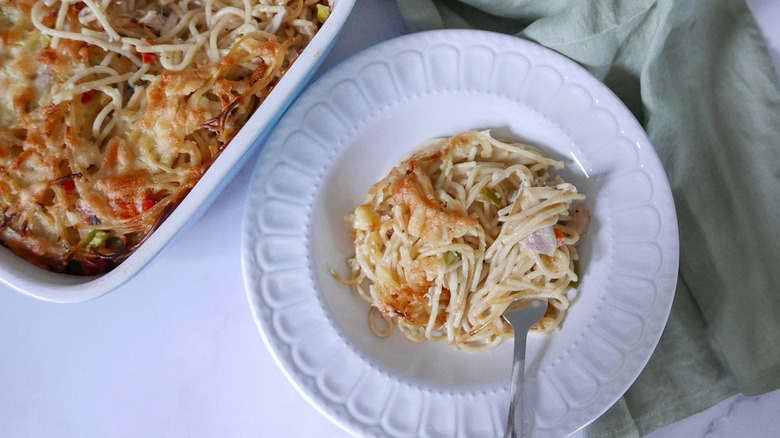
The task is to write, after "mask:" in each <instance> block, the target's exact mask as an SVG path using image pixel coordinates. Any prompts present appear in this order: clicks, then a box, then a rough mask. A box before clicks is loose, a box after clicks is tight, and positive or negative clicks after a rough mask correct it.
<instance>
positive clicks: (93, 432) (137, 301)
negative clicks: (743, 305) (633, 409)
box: [0, 0, 780, 438]
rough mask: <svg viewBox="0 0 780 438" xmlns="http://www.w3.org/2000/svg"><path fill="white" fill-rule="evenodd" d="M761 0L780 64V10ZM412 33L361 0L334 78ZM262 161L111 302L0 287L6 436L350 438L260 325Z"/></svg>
mask: <svg viewBox="0 0 780 438" xmlns="http://www.w3.org/2000/svg"><path fill="white" fill-rule="evenodd" d="M749 3H750V5H751V7H752V8H753V9H754V11H755V12H756V16H757V18H758V20H759V23H760V24H761V26H762V28H763V29H764V31H765V33H766V34H767V37H768V39H769V40H770V48H771V50H772V54H773V57H774V59H775V62H776V63H780V62H779V61H780V2H777V1H776V0H750V1H749ZM405 31H406V30H405V27H404V25H403V24H402V22H401V19H400V16H399V14H398V11H397V9H396V7H395V3H394V2H392V1H390V0H360V1H358V4H357V5H356V8H355V11H354V12H353V15H352V17H351V19H350V20H349V23H348V25H347V27H346V28H345V30H344V32H343V34H342V37H341V39H340V40H339V42H338V43H337V46H336V48H335V49H334V50H333V52H332V53H331V55H330V56H329V58H328V59H327V60H326V61H325V64H324V65H323V67H322V70H321V71H324V69H327V68H328V67H329V66H333V65H334V64H335V63H337V62H338V61H340V60H342V59H344V58H346V57H348V56H349V55H351V54H352V53H355V52H356V51H359V50H360V49H363V48H365V47H368V46H370V45H372V44H375V43H377V42H379V41H382V40H385V39H388V38H391V37H393V36H396V35H400V34H402V33H404V32H405ZM255 161H256V157H255V158H253V159H252V160H251V162H250V164H249V165H248V166H247V167H246V168H244V169H243V171H242V172H241V173H240V174H239V175H238V176H237V177H236V179H235V180H234V181H233V182H232V183H231V184H230V185H229V186H228V188H227V189H226V190H225V192H224V193H223V194H222V196H221V197H220V198H219V199H218V200H217V201H216V202H215V203H214V204H213V205H212V206H211V208H210V209H209V210H208V211H207V212H206V213H205V215H204V216H203V217H202V218H201V219H200V220H199V221H198V222H197V223H195V224H194V225H193V226H192V227H190V228H189V230H188V231H187V232H185V233H184V234H183V235H181V236H180V237H179V238H178V239H177V240H176V241H175V242H174V243H173V244H172V245H170V246H169V247H168V248H167V249H166V250H165V251H164V252H163V254H162V255H161V256H160V257H159V258H158V259H157V260H156V261H154V262H153V263H152V264H151V265H149V266H148V267H147V268H146V269H145V270H144V271H142V272H141V274H139V275H138V276H137V277H136V278H134V279H133V280H131V281H130V282H129V283H127V284H126V285H125V286H123V287H121V288H120V289H118V290H116V291H114V292H112V293H110V294H108V295H106V296H104V297H101V298H99V299H96V300H93V301H90V302H86V303H81V304H75V305H61V304H51V303H46V302H41V301H37V300H35V299H32V298H29V297H27V296H24V295H21V294H19V293H17V292H15V291H12V290H10V289H8V288H5V287H2V286H0V436H2V437H13V438H17V437H58V438H70V437H74V438H75V437H79V438H81V437H184V436H189V437H282V436H284V437H293V438H294V437H318V438H328V437H332V438H344V437H347V436H348V435H347V434H346V433H345V432H343V431H341V430H340V429H339V428H338V427H337V426H335V425H334V424H332V423H331V422H330V421H328V420H327V419H326V418H325V417H323V416H322V415H320V414H319V412H318V411H317V410H316V409H315V408H314V407H312V406H311V405H310V404H309V403H308V402H307V401H306V400H305V399H304V398H303V397H302V396H301V395H300V394H298V392H296V390H295V389H293V387H292V386H291V385H290V384H289V383H288V382H287V380H286V379H285V377H284V375H283V373H282V371H281V370H280V369H279V368H278V367H277V366H276V364H275V363H274V361H273V359H272V357H271V355H270V354H269V353H268V351H267V350H266V349H265V346H264V344H263V342H262V340H261V338H260V335H259V333H258V331H257V329H256V327H255V324H254V321H253V320H252V316H251V313H250V310H249V307H248V305H247V300H246V297H245V294H244V286H243V281H242V278H241V267H240V260H239V239H240V233H239V231H240V220H241V215H242V208H243V203H244V197H245V194H246V187H247V184H248V180H249V176H250V174H251V168H252V165H253V163H254V162H255ZM778 414H780V392H777V391H776V392H774V393H770V394H767V395H765V396H763V397H758V398H754V399H746V398H743V397H734V398H732V399H729V400H726V401H724V402H722V403H720V404H718V405H716V406H714V407H713V408H711V409H709V410H707V411H705V412H702V413H700V414H697V415H695V416H693V417H691V418H689V419H686V420H684V421H681V422H679V423H677V424H673V425H671V426H668V427H666V428H664V429H662V430H660V431H657V432H656V433H654V434H653V435H652V437H653V438H671V437H679V436H702V437H712V438H720V437H723V438H725V437H734V436H740V437H748V438H750V437H754V438H755V437H773V436H780V425H778V422H777V418H778ZM573 436H574V437H580V436H582V434H581V433H575V434H574V435H573Z"/></svg>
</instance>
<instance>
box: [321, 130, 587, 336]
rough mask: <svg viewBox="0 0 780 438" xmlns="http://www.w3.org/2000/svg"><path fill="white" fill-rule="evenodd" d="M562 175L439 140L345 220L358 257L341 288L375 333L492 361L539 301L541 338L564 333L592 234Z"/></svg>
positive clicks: (510, 150)
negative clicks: (543, 308)
mask: <svg viewBox="0 0 780 438" xmlns="http://www.w3.org/2000/svg"><path fill="white" fill-rule="evenodd" d="M562 166H563V163H561V162H560V161H557V160H554V159H552V158H550V157H549V156H547V155H546V154H544V153H543V152H541V151H540V150H538V149H536V148H533V147H531V146H528V145H524V144H521V143H515V142H505V141H500V140H497V139H494V138H493V137H492V136H491V135H490V133H489V132H488V131H482V132H477V131H469V132H464V133H461V134H458V135H455V136H453V137H451V138H445V139H434V140H431V141H429V142H426V143H424V144H423V145H421V146H420V148H419V149H418V150H417V151H416V152H415V153H414V154H413V155H412V156H411V157H410V158H409V159H407V160H405V161H402V162H401V163H399V164H398V165H396V166H395V167H394V168H393V169H392V171H391V172H390V173H389V175H387V176H386V177H385V178H384V179H382V180H381V181H379V182H378V183H376V184H374V185H373V186H372V187H371V189H370V190H369V192H368V195H367V196H366V199H365V202H364V203H363V204H362V205H360V206H358V207H357V208H356V209H355V211H354V213H352V214H350V215H349V216H348V217H347V219H348V220H349V221H350V223H351V225H352V233H353V237H354V247H355V256H354V257H353V258H350V259H349V260H348V261H347V262H348V264H349V266H350V271H351V275H350V278H349V279H342V280H341V281H343V282H345V283H349V284H351V286H352V288H353V291H354V293H355V294H356V295H358V296H360V297H362V298H363V299H365V300H366V301H368V302H369V303H371V305H372V306H371V310H370V316H369V326H370V328H371V330H372V331H373V332H374V333H375V334H377V335H379V336H388V335H389V334H390V332H391V331H392V329H393V326H398V328H399V329H400V330H401V331H402V332H403V333H404V334H405V335H406V336H407V337H409V338H411V339H414V340H425V339H429V340H437V341H445V342H447V343H449V344H452V345H454V346H455V347H456V348H463V349H469V350H482V349H488V348H492V347H494V346H495V345H497V344H498V343H500V342H501V341H502V340H503V339H504V338H506V337H510V336H512V328H511V326H510V324H509V323H508V322H507V321H506V320H504V319H503V318H502V316H501V315H502V314H503V313H504V311H505V310H507V309H508V308H510V306H513V305H516V303H518V302H519V301H522V300H525V299H530V298H543V299H546V300H547V302H548V309H547V313H546V315H545V316H544V318H543V319H542V320H541V321H540V322H539V323H538V324H537V325H536V326H535V328H534V329H535V330H537V331H544V332H549V331H552V330H554V329H556V328H557V327H559V326H560V324H561V321H562V320H563V318H564V315H565V313H566V311H567V309H568V308H569V299H568V298H567V293H568V292H569V291H570V289H572V288H576V287H577V283H578V281H579V275H580V273H579V255H578V253H577V249H576V245H577V244H578V243H580V242H581V241H582V240H583V239H584V238H585V233H586V231H587V228H588V226H589V224H590V212H589V210H588V207H587V205H586V204H584V203H583V202H582V201H583V200H584V198H585V196H584V195H583V194H581V193H578V191H577V188H576V187H575V186H574V185H572V184H570V183H567V182H565V181H563V179H561V177H560V176H555V177H553V176H552V175H551V174H550V172H549V169H550V168H551V167H552V168H560V167H562ZM333 274H334V275H337V276H338V274H337V273H335V272H334V273H333ZM382 320H384V321H382Z"/></svg>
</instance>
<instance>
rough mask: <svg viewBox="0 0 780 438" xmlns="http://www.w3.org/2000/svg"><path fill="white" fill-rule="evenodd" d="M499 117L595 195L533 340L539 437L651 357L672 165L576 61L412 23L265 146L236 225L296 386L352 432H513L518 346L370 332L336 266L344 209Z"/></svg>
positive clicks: (532, 393)
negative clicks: (587, 225) (559, 317)
mask: <svg viewBox="0 0 780 438" xmlns="http://www.w3.org/2000/svg"><path fill="white" fill-rule="evenodd" d="M485 128H493V133H494V135H497V136H505V135H509V136H512V137H514V138H517V139H522V140H524V141H526V142H529V143H531V144H534V145H536V146H537V147H539V148H541V149H543V150H546V151H547V152H548V153H551V154H552V155H553V156H555V157H556V158H558V159H562V160H563V161H564V162H565V164H566V168H565V169H564V170H563V171H561V174H562V176H563V177H564V178H565V179H566V180H568V181H571V182H573V183H575V184H576V185H577V187H578V188H579V189H580V190H581V191H582V192H584V193H585V194H586V195H587V202H588V203H589V205H590V206H591V209H592V210H593V213H594V222H593V225H592V228H591V230H590V232H589V233H588V237H587V240H586V242H585V243H584V244H583V245H582V246H581V247H580V253H581V256H582V260H583V261H582V272H583V276H582V281H581V285H580V289H579V295H578V296H577V297H576V298H575V299H574V300H573V303H572V307H571V309H570V312H569V314H568V316H567V318H566V320H565V323H564V326H563V329H562V330H561V331H559V332H556V333H554V334H551V335H538V334H534V335H531V337H530V339H529V358H530V359H529V361H528V364H527V370H526V376H527V378H528V381H527V383H526V386H525V388H526V409H528V410H529V412H531V416H532V427H533V431H532V432H533V436H535V437H537V436H538V437H543V436H550V437H560V436H564V435H567V434H570V433H572V432H574V431H576V430H577V429H579V428H581V427H583V426H584V425H586V424H587V423H589V422H590V421H592V420H594V419H595V418H597V417H598V416H599V415H600V414H602V413H603V412H604V411H605V410H606V409H607V408H609V407H610V406H611V405H612V404H613V403H614V402H615V401H616V400H617V399H618V398H619V397H620V396H621V395H622V394H623V393H624V392H625V391H626V389H628V387H629V386H630V385H631V383H632V382H633V381H634V379H635V378H636V377H637V375H638V374H639V372H640V371H641V370H642V368H643V367H644V365H645V363H646V362H647V360H648V359H649V357H650V355H651V353H652V352H653V350H654V348H655V345H656V343H657V341H658V338H659V337H660V335H661V331H662V330H663V327H664V325H665V322H666V318H667V316H668V313H669V310H670V307H671V303H672V298H673V295H674V289H675V283H676V278H677V264H678V239H677V222H676V217H675V211H674V205H673V203H672V196H671V192H670V189H669V185H668V182H667V180H666V176H665V174H664V171H663V168H662V167H661V164H660V161H659V160H658V157H657V155H656V154H655V152H654V150H653V148H652V146H651V144H650V142H649V140H648V139H647V136H646V135H645V133H644V132H643V130H642V128H641V127H640V125H639V124H638V123H637V121H636V120H635V119H634V117H633V116H632V115H631V113H630V112H629V111H628V110H627V109H626V108H625V107H624V106H623V104H622V103H621V102H620V101H619V100H618V99H617V98H616V97H615V96H614V95H613V94H612V93H611V92H610V91H609V90H608V89H607V88H606V87H605V86H604V85H603V84H601V83H600V82H598V81H597V80H596V79H594V78H593V77H592V76H590V75H589V74H588V73H587V72H586V71H585V70H584V69H582V68H580V67H579V66H577V65H576V64H575V63H573V62H571V61H569V60H567V59H565V58H563V57H561V56H560V55H558V54H556V53H553V52H551V51H549V50H547V49H545V48H542V47H540V46H537V45H535V44H532V43H530V42H527V41H524V40H521V39H518V38H514V37H510V36H505V35H500V34H494V33H489V32H482V31H466V30H446V31H434V32H425V33H419V34H413V35H408V36H404V37H401V38H398V39H395V40H391V41H388V42H386V43H383V44H380V45H378V46H376V47H373V48H371V49H369V50H366V51H364V52H362V53H360V54H358V55H356V56H355V57H353V58H351V59H349V60H348V61H346V62H344V63H342V64H341V65H339V66H338V67H336V68H335V69H333V70H332V71H330V72H328V73H327V74H326V75H325V76H324V77H322V78H321V79H320V80H319V81H317V83H315V84H314V85H313V86H311V87H310V88H309V89H308V90H307V91H306V92H305V93H304V94H303V95H302V96H301V97H300V98H299V100H298V101H297V102H296V103H295V104H294V105H293V107H292V108H291V109H290V110H289V111H288V113H287V114H286V115H285V116H284V118H283V119H282V121H281V122H280V124H279V125H278V127H277V129H276V131H275V132H274V133H273V134H272V137H271V138H270V139H269V142H268V144H267V146H266V148H265V149H264V152H263V154H264V155H263V156H262V158H261V160H260V162H259V163H258V166H257V168H256V169H255V172H254V176H253V182H252V185H251V187H250V190H249V195H248V198H247V202H246V211H245V214H244V223H243V229H242V233H243V235H242V239H243V240H242V261H243V270H244V278H245V282H246V288H247V294H248V298H249V301H250V304H251V307H252V311H253V313H254V316H255V319H256V321H257V324H258V326H259V328H260V331H261V333H262V334H263V337H264V339H265V342H266V343H267V345H268V347H269V348H270V350H271V351H272V353H273V355H274V356H275V358H276V360H277V362H278V364H279V365H280V366H281V367H282V369H283V370H284V371H285V373H286V374H287V376H288V377H289V378H290V380H291V382H292V383H293V384H294V385H295V386H296V387H297V388H298V389H299V390H300V391H301V392H302V393H303V394H304V396H305V397H306V398H307V399H308V400H310V401H311V402H312V403H313V404H314V405H315V406H316V407H318V408H319V409H320V411H321V412H322V413H323V414H325V415H327V416H328V417H329V418H330V419H332V420H333V421H334V422H336V423H337V424H339V425H340V426H342V427H343V428H344V429H346V430H348V431H349V432H351V433H353V434H355V435H370V436H390V437H405V436H422V437H448V438H451V437H472V436H479V437H488V436H500V435H502V433H503V429H504V424H505V416H506V412H507V403H508V399H509V395H508V380H509V374H510V366H511V362H512V346H511V342H505V343H504V344H502V345H500V346H499V347H498V348H496V349H495V350H493V351H490V352H486V353H479V354H475V353H466V352H459V351H454V350H453V349H452V348H451V347H449V346H448V345H446V344H441V343H433V342H424V343H414V342H411V341H409V340H407V339H406V338H404V337H403V336H402V335H400V334H399V333H398V330H396V331H395V334H394V335H393V336H391V337H390V338H389V339H379V338H376V337H375V336H374V335H373V334H371V332H370V330H369V329H368V325H367V313H368V305H367V304H366V303H364V302H362V301H360V300H358V299H357V298H355V297H353V296H352V294H351V293H350V290H349V288H348V287H346V286H344V285H342V284H340V283H338V282H337V281H336V280H335V279H334V278H333V277H332V276H331V275H330V274H329V272H328V270H329V269H331V268H335V269H337V270H339V271H340V272H342V273H343V274H345V275H346V272H347V268H346V265H345V261H344V260H345V258H347V257H348V256H350V255H352V253H353V249H352V245H351V241H350V235H349V227H348V224H347V222H346V221H344V219H343V216H344V215H346V214H347V213H349V212H350V211H352V210H353V209H354V208H355V207H356V206H357V205H358V204H360V203H361V202H362V200H363V197H364V196H365V194H366V192H367V191H368V188H369V187H370V185H371V184H373V183H374V182H376V181H378V180H379V179H380V178H382V177H383V176H384V174H385V173H386V172H387V171H388V170H389V169H390V168H391V167H392V165H393V164H394V163H396V162H397V161H398V160H399V159H400V158H402V157H403V156H404V155H405V154H407V153H408V152H409V151H410V150H412V149H413V148H415V147H416V146H417V145H418V144H419V143H421V142H422V141H423V140H426V139H429V138H431V137H437V136H447V135H452V134H456V133H458V132H461V131H465V130H469V129H485Z"/></svg>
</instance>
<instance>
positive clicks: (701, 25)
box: [397, 0, 780, 436]
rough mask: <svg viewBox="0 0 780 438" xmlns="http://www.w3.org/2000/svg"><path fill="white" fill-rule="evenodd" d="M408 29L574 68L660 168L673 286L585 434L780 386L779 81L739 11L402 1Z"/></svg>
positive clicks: (594, 1)
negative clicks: (629, 118)
mask: <svg viewBox="0 0 780 438" xmlns="http://www.w3.org/2000/svg"><path fill="white" fill-rule="evenodd" d="M397 3H398V5H399V7H400V10H401V13H402V15H403V16H404V19H405V21H406V22H407V24H408V26H409V28H410V29H411V30H412V31H418V30H427V29H436V28H445V27H448V28H481V29H487V30H495V31H500V32H504V33H511V34H517V35H518V36H519V37H522V38H526V39H530V40H532V41H535V42H537V43H539V44H542V45H544V46H547V47H549V48H551V49H553V50H556V51H557V52H559V53H561V54H563V55H565V56H567V57H569V58H571V59H573V60H574V61H576V62H578V63H579V64H581V65H582V66H584V67H585V68H587V69H588V70H589V71H590V72H591V73H593V74H594V75H595V76H596V77H597V78H598V79H600V80H601V81H603V82H604V83H605V84H606V85H607V86H608V87H609V88H610V89H611V90H612V91H613V92H614V93H615V94H616V95H617V96H618V97H620V99H621V100H622V101H623V102H624V103H625V104H626V106H627V107H628V108H629V109H630V110H631V111H632V112H633V114H634V115H635V116H636V117H637V119H638V120H639V121H640V122H641V123H642V125H643V126H644V128H645V130H646V131H647V133H648V135H649V137H650V139H651V141H652V143H653V145H654V147H655V148H656V150H657V152H658V154H659V155H660V157H661V161H662V162H663V165H664V168H665V170H666V172H667V176H668V177H669V181H670V184H671V187H672V193H673V196H674V201H675V207H676V209H677V215H678V220H679V230H680V246H681V250H680V276H679V281H678V285H677V291H676V296H675V301H674V305H673V308H672V312H671V315H670V317H669V321H668V323H667V326H666V329H665V331H664V333H663V335H662V337H661V340H660V342H659V343H658V347H657V348H656V350H655V352H654V354H653V356H652V358H651V359H650V361H649V362H648V364H647V366H646V367H645V369H644V371H643V372H642V374H641V375H640V376H639V378H638V379H637V380H636V382H635V383H634V384H633V386H631V388H630V389H629V390H628V391H627V392H626V393H625V395H624V396H623V398H622V399H620V400H619V401H618V403H616V404H615V405H614V406H613V407H612V408H611V409H610V410H609V411H608V412H607V413H605V414H604V415H603V416H602V417H601V418H600V419H598V420H596V421H595V422H594V423H592V424H591V425H590V426H588V428H587V429H586V434H587V435H589V436H640V435H645V434H648V433H650V432H652V431H654V430H656V429H658V428H661V427H663V426H665V425H667V424H670V423H673V422H675V421H677V420H680V419H682V418H685V417H687V416H690V415H692V414H694V413H696V412H699V411H702V410H704V409H707V408H709V407H710V406H712V405H714V404H716V403H718V402H719V401H721V400H723V399H725V398H727V397H729V396H732V395H734V394H737V393H742V394H744V395H746V396H755V395H759V394H763V393H766V392H769V391H772V390H775V389H777V388H780V267H778V261H780V232H779V231H778V229H780V227H778V226H777V224H778V221H780V81H778V75H777V72H776V70H775V68H774V65H773V63H772V60H771V57H770V54H769V50H768V48H767V46H766V43H765V41H764V39H763V37H762V34H761V32H760V30H759V28H758V26H757V25H756V23H755V20H754V17H753V15H752V14H751V12H750V10H749V9H748V7H747V5H746V4H745V3H743V1H741V0H654V1H653V0H625V1H620V0H588V1H575V0H460V1H458V0H397Z"/></svg>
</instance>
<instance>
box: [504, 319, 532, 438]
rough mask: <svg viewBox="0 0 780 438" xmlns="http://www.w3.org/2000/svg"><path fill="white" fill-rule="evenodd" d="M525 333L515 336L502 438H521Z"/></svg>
mask: <svg viewBox="0 0 780 438" xmlns="http://www.w3.org/2000/svg"><path fill="white" fill-rule="evenodd" d="M526 339H527V332H526V333H523V334H522V335H519V336H518V335H515V352H514V360H513V362H512V383H511V386H510V387H509V401H510V402H509V415H508V416H507V421H506V433H505V434H504V438H520V437H522V436H523V408H522V405H523V400H522V399H523V380H524V373H525V343H526Z"/></svg>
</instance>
